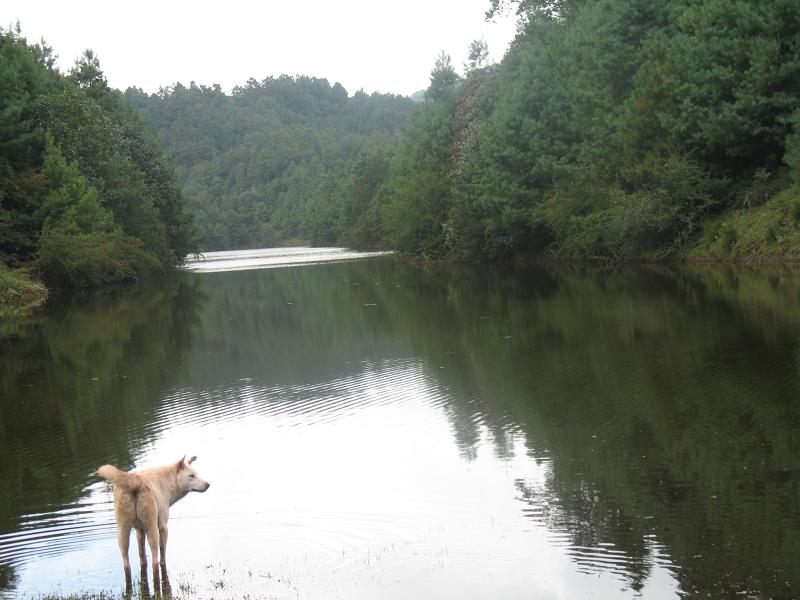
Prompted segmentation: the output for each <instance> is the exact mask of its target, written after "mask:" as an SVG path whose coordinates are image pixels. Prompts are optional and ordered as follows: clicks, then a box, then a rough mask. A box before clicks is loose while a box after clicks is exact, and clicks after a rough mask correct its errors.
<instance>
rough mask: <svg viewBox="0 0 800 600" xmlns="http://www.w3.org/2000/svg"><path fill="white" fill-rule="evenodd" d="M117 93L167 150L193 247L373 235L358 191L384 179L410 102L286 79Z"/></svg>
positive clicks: (358, 239) (361, 239)
mask: <svg viewBox="0 0 800 600" xmlns="http://www.w3.org/2000/svg"><path fill="white" fill-rule="evenodd" d="M125 96H126V98H127V99H128V100H129V101H130V102H131V103H132V104H133V105H134V106H136V107H137V108H138V109H140V111H141V112H142V114H143V115H145V117H146V119H147V120H148V121H149V122H150V124H151V125H152V126H153V127H154V128H155V130H156V131H157V132H158V136H159V138H160V140H161V142H162V144H163V147H164V149H165V150H166V151H167V152H168V153H169V154H171V155H172V156H173V157H174V160H175V162H176V167H177V173H178V176H179V179H180V181H181V183H182V184H183V190H184V194H185V196H186V199H187V202H188V206H189V208H190V210H191V211H192V212H193V214H194V216H195V220H196V222H197V224H198V225H199V227H200V229H201V231H202V234H203V242H202V245H203V248H204V249H207V250H220V249H229V248H245V247H257V246H270V245H274V244H281V243H287V242H290V243H291V242H293V241H307V242H313V243H318V244H323V243H337V242H348V243H353V244H357V245H362V246H369V245H375V244H376V243H378V240H377V238H376V236H375V234H374V232H370V231H369V229H370V228H369V227H365V226H364V225H363V223H361V222H362V221H363V219H364V218H365V215H364V214H363V211H361V210H359V208H358V206H357V198H358V197H359V189H360V188H363V187H364V185H367V186H369V185H371V184H370V182H369V181H366V180H364V178H366V179H370V177H371V178H372V180H373V183H374V182H375V181H379V180H382V177H383V176H385V169H386V168H387V164H388V162H387V161H388V156H389V155H390V154H391V148H392V147H393V145H394V138H395V136H396V135H397V132H398V131H399V129H400V127H401V126H402V125H403V124H404V123H406V121H407V120H408V118H409V115H410V113H411V111H412V109H413V107H414V101H413V100H411V99H409V98H405V97H402V96H395V95H390V94H377V93H374V94H371V95H368V94H365V93H364V92H361V91H359V92H356V93H355V94H354V95H353V96H348V94H347V92H346V90H345V89H344V88H343V87H342V86H341V85H340V84H338V83H336V84H333V85H331V84H330V83H329V82H328V81H327V80H326V79H318V78H314V77H290V76H286V75H284V76H281V77H278V78H272V77H270V78H267V79H265V80H263V81H256V80H254V79H251V80H250V81H248V82H247V84H245V85H243V86H239V87H236V88H235V89H234V90H233V91H232V92H231V93H230V94H226V93H224V92H223V91H222V90H221V89H220V87H219V86H212V87H207V86H204V85H199V86H198V85H196V84H194V83H192V84H191V85H190V86H189V87H186V86H183V85H181V84H177V85H175V86H174V87H170V88H168V89H164V90H162V91H161V92H160V93H158V94H152V95H147V94H145V93H144V92H142V91H141V90H138V89H135V88H131V89H128V90H127V91H126V92H125ZM375 168H377V169H379V170H380V169H383V172H382V173H381V174H380V175H381V178H379V180H376V178H375V176H370V175H369V173H367V171H370V169H375ZM359 173H360V174H361V179H359V175H358V174H359ZM361 191H362V192H363V190H361ZM370 191H371V192H374V189H373V190H370ZM360 223H361V224H360ZM358 230H361V234H359V233H358ZM362 234H363V235H362Z"/></svg>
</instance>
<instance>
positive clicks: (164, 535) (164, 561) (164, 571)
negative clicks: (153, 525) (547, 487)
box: [158, 525, 168, 580]
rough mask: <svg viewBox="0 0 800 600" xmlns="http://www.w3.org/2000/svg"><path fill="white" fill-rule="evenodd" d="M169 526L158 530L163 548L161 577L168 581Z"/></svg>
mask: <svg viewBox="0 0 800 600" xmlns="http://www.w3.org/2000/svg"><path fill="white" fill-rule="evenodd" d="M167 537H168V531H167V526H166V525H164V526H163V527H159V528H158V539H159V542H160V546H161V576H162V577H163V578H164V579H165V580H166V579H167Z"/></svg>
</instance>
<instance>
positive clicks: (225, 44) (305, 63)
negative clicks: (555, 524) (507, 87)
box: [0, 0, 515, 95]
mask: <svg viewBox="0 0 800 600" xmlns="http://www.w3.org/2000/svg"><path fill="white" fill-rule="evenodd" d="M488 8H489V0H402V1H399V2H398V1H394V2H386V1H384V0H338V1H333V0H328V1H325V0H304V1H302V2H298V1H294V2H292V1H291V0H290V1H281V2H278V1H276V0H267V1H263V2H258V1H252V0H251V1H244V0H227V1H224V2H221V1H216V2H208V1H206V0H198V1H194V2H188V1H184V0H181V1H171V0H161V1H160V2H155V1H153V0H139V1H137V2H125V3H122V2H115V1H114V0H103V1H96V0H90V1H81V0H77V1H74V2H70V1H67V0H3V2H2V4H0V26H2V27H4V28H7V27H8V26H9V25H12V24H13V23H15V22H16V21H17V20H19V21H20V23H21V25H22V34H23V35H24V36H25V37H26V38H27V39H28V40H29V41H39V39H40V38H44V40H45V41H46V42H47V43H48V45H50V46H52V47H53V49H54V50H55V52H56V53H57V54H58V57H59V58H58V61H57V64H58V66H59V67H60V68H61V69H62V70H67V69H68V68H70V67H71V66H72V65H73V63H74V60H75V58H76V57H78V56H79V55H80V54H81V53H82V52H83V50H84V49H86V48H91V49H92V50H94V51H95V53H96V54H97V56H98V58H99V59H100V66H101V68H102V69H103V71H104V73H105V75H106V78H107V79H108V82H109V84H110V85H111V86H112V87H116V88H119V89H122V90H124V89H126V88H127V87H129V86H137V87H140V88H143V89H144V90H145V91H146V92H154V91H157V90H158V88H159V87H160V86H167V85H171V84H173V83H175V82H178V81H180V82H181V83H183V84H186V85H188V84H189V82H190V81H195V82H197V83H198V84H206V85H212V84H214V83H219V84H220V85H221V86H222V87H223V89H225V90H230V88H232V87H233V86H234V85H237V84H243V83H245V82H246V81H247V80H248V79H249V78H250V77H254V78H255V79H257V80H259V81H260V80H262V79H264V78H265V77H268V76H270V75H272V76H278V75H280V74H282V73H286V74H288V75H310V76H315V77H325V78H327V79H328V80H329V81H330V82H331V83H334V82H337V81H338V82H340V83H341V84H342V85H343V86H344V87H345V88H346V89H347V91H348V92H349V93H350V94H353V93H354V92H355V91H357V90H358V89H360V88H363V89H364V90H365V91H366V92H373V91H379V92H392V93H398V94H405V95H409V94H412V93H414V92H415V91H417V90H421V89H425V88H426V87H427V86H428V83H429V79H428V78H429V75H430V71H431V68H432V67H433V63H434V60H435V58H436V56H437V55H438V54H439V52H441V51H442V50H444V51H445V52H447V53H448V54H450V56H451V57H452V58H453V65H454V66H455V68H456V70H457V71H459V72H461V71H462V66H463V63H464V62H465V61H466V57H467V52H468V49H469V44H470V42H471V41H472V40H474V39H480V38H483V39H484V40H486V42H487V43H488V45H489V54H490V60H492V61H499V60H500V59H501V58H502V56H503V54H504V53H505V51H506V49H507V48H508V44H509V43H510V41H511V39H512V38H513V37H514V30H515V26H514V19H513V18H512V17H507V18H502V19H499V20H498V21H497V22H495V23H486V22H485V20H484V13H485V12H486V10H487V9H488Z"/></svg>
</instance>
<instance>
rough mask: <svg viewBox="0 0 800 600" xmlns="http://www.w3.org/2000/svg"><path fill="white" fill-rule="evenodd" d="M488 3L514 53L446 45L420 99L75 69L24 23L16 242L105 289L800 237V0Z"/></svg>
mask: <svg viewBox="0 0 800 600" xmlns="http://www.w3.org/2000/svg"><path fill="white" fill-rule="evenodd" d="M488 8H489V10H488V13H487V16H488V17H489V18H491V17H492V16H493V15H495V14H497V13H498V12H501V11H509V10H512V11H516V13H517V15H518V32H517V36H516V38H515V39H514V41H513V42H512V44H511V46H510V47H509V48H508V50H507V52H506V54H505V56H504V58H503V60H502V61H501V62H500V63H499V64H493V65H489V64H487V63H486V57H487V51H486V46H485V44H484V43H482V42H478V41H476V42H474V43H473V44H472V46H471V47H470V57H469V60H468V62H467V64H465V65H464V69H463V73H461V74H459V73H458V72H457V70H456V68H455V67H454V66H453V64H452V61H451V60H450V58H449V57H448V56H447V55H446V54H445V53H442V54H441V55H440V56H439V57H438V58H437V59H436V62H435V65H434V68H433V70H432V72H431V79H430V86H429V87H428V89H427V90H425V92H424V94H421V95H415V98H416V101H415V100H412V99H410V98H405V97H401V96H396V95H392V94H378V93H373V94H366V93H364V92H363V91H358V92H356V93H354V94H352V95H350V94H348V92H347V91H346V90H345V89H344V88H343V87H342V86H341V85H340V84H338V83H335V84H331V83H329V82H328V81H327V80H325V79H320V78H315V77H307V76H295V77H291V76H288V75H282V76H280V77H268V78H266V79H264V80H261V81H257V80H255V79H250V80H249V81H248V82H247V83H245V84H244V85H241V86H238V87H236V88H234V89H233V90H232V91H231V92H230V93H225V92H224V91H223V90H222V89H221V88H220V87H219V86H218V85H214V86H211V87H208V86H205V85H197V84H195V83H191V84H190V85H189V86H188V87H187V86H184V85H182V84H175V85H173V86H170V87H167V88H163V89H161V90H160V91H159V93H157V94H150V95H148V94H145V93H144V92H143V91H142V90H140V89H136V88H130V89H128V90H127V91H126V92H125V93H124V94H123V93H120V92H118V91H116V90H112V89H110V88H109V87H108V84H107V82H106V80H105V78H104V76H103V73H102V71H101V70H100V67H99V63H98V61H97V57H95V56H94V54H93V53H91V52H90V51H87V53H85V54H84V56H82V57H81V58H80V59H78V60H77V61H76V63H75V66H74V67H73V68H72V69H71V70H70V71H69V72H68V73H66V74H61V73H60V72H59V71H58V70H57V69H55V67H54V64H53V54H52V50H51V49H50V48H48V47H47V46H45V45H44V43H42V44H30V43H28V42H27V41H26V40H25V39H24V37H22V36H21V34H20V32H19V30H16V31H14V30H8V31H6V30H2V32H0V52H1V53H2V57H3V61H2V63H0V80H2V85H1V86H0V199H1V200H2V204H1V205H0V225H1V226H2V227H0V261H2V262H3V263H4V264H6V265H10V266H15V265H17V264H21V263H27V262H30V261H34V262H35V264H36V265H37V268H38V270H39V272H40V273H41V275H42V276H43V277H44V278H45V279H46V280H47V281H49V282H55V283H57V284H63V285H92V284H94V283H104V282H107V281H115V280H119V279H131V278H138V277H140V276H143V275H144V274H147V273H151V272H155V271H158V270H161V269H163V268H165V267H167V266H169V265H171V264H175V263H177V262H179V261H180V260H182V259H183V257H184V256H185V255H186V254H187V253H190V252H193V251H196V250H198V249H205V250H218V249H229V248H244V247H253V246H270V245H277V244H287V243H289V244H291V243H301V242H303V243H312V244H345V245H350V246H358V247H363V248H393V249H397V250H400V251H402V252H405V253H409V254H412V255H416V256H421V257H427V258H436V259H439V258H449V259H460V260H507V259H509V258H513V257H519V256H531V255H540V254H542V253H546V254H549V255H556V256H560V257H603V258H611V259H615V258H634V257H636V258H640V257H645V258H663V257H668V256H676V255H686V254H692V253H693V252H695V253H699V254H701V255H702V254H706V255H730V256H743V255H751V254H759V253H761V254H765V255H796V256H800V227H799V226H798V222H799V221H800V187H799V184H800V179H799V177H800V175H799V174H800V168H799V167H800V108H799V107H800V5H798V4H797V3H796V2H794V1H792V0H764V1H763V2H757V3H754V2H747V1H745V0H731V1H728V0H703V1H702V2H700V1H696V0H491V1H490V3H489V5H488ZM418 96H421V97H418ZM150 127H152V128H153V130H155V132H156V134H157V137H156V135H154V134H153V133H152V132H151V130H150ZM159 144H160V145H159ZM162 147H163V149H164V150H163V151H162V149H161V148H162ZM165 152H166V154H168V155H169V156H170V157H171V160H170V159H167V158H165V154H164V153H165ZM171 161H174V165H175V166H174V167H173V163H172V162H171Z"/></svg>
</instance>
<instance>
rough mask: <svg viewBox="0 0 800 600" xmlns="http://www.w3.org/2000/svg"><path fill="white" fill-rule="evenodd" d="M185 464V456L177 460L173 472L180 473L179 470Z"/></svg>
mask: <svg viewBox="0 0 800 600" xmlns="http://www.w3.org/2000/svg"><path fill="white" fill-rule="evenodd" d="M185 462H186V456H182V457H181V458H180V459H178V462H177V463H175V470H176V471H178V472H180V470H181V469H182V468H183V467H184V466H185V465H184V463H185Z"/></svg>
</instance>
